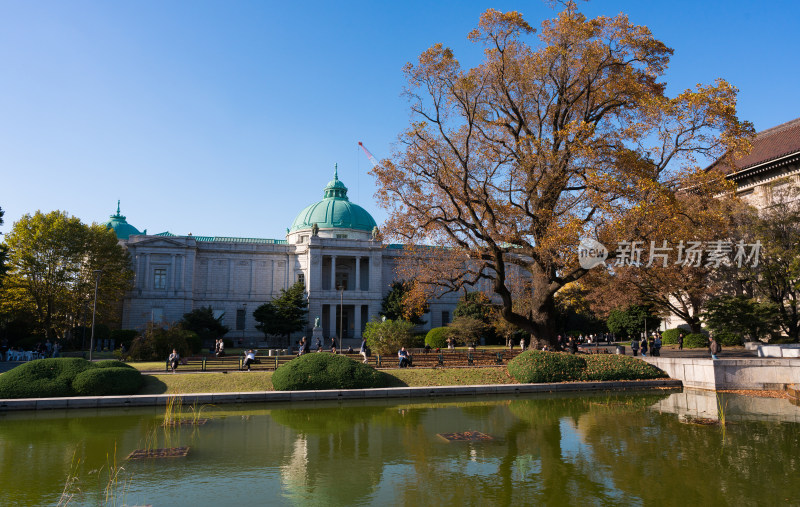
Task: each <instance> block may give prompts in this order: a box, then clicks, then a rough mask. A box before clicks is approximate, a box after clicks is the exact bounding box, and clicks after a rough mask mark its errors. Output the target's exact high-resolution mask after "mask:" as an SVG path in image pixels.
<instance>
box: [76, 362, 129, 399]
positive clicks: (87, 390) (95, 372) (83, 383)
mask: <svg viewBox="0 0 800 507" xmlns="http://www.w3.org/2000/svg"><path fill="white" fill-rule="evenodd" d="M143 381H144V379H143V378H142V374H141V373H139V371H138V370H136V369H135V368H131V367H128V368H108V367H106V368H90V369H88V370H84V371H82V372H80V373H79V374H78V376H77V377H75V380H73V381H72V388H73V389H75V392H76V393H77V394H78V396H113V395H120V394H134V393H135V392H136V391H138V390H139V388H140V387H142V382H143Z"/></svg>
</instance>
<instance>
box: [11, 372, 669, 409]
mask: <svg viewBox="0 0 800 507" xmlns="http://www.w3.org/2000/svg"><path fill="white" fill-rule="evenodd" d="M680 387H683V383H682V382H681V381H680V380H674V379H657V380H634V381H604V382H563V383H557V384H491V385H472V386H426V387H387V388H377V389H331V390H322V391H255V392H238V393H188V394H135V395H128V396H79V397H67V398H20V399H3V400H0V413H2V412H10V411H18V410H52V409H62V410H63V409H70V408H119V407H148V406H165V405H166V404H167V401H168V400H169V399H170V398H180V399H181V401H182V403H183V404H192V403H214V404H222V403H264V402H266V403H270V402H287V401H301V402H302V401H322V400H363V399H387V398H393V399H405V398H423V397H439V396H475V395H486V394H497V395H518V394H527V393H553V392H579V391H604V390H625V389H650V388H680Z"/></svg>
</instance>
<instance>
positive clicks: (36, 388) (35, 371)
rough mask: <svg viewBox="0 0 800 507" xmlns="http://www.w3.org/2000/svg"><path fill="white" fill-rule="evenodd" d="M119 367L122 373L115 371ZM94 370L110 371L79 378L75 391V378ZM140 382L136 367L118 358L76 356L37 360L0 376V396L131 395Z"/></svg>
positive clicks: (118, 369) (140, 378) (140, 375)
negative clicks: (96, 358) (79, 387)
mask: <svg viewBox="0 0 800 507" xmlns="http://www.w3.org/2000/svg"><path fill="white" fill-rule="evenodd" d="M120 370H124V371H125V372H126V373H118V372H119V371H120ZM95 371H112V373H98V374H94V373H93V374H90V375H89V376H88V377H89V378H87V379H85V380H82V381H81V383H80V385H81V390H80V391H79V390H78V389H77V387H76V381H77V379H78V378H79V377H80V378H83V377H84V376H85V375H84V374H86V373H88V372H95ZM134 377H136V378H137V379H138V380H136V381H135V384H136V387H135V388H132V387H131V386H132V385H133V384H134V380H133V378H134ZM97 379H101V380H102V381H100V380H97ZM141 382H142V374H141V373H140V372H139V371H138V370H137V369H135V368H133V367H132V366H130V365H127V364H124V363H120V362H119V361H114V360H108V361H98V362H97V363H91V362H89V361H87V360H85V359H81V358H79V357H59V358H50V359H37V360H35V361H29V362H27V363H25V364H22V365H19V366H17V367H16V368H14V369H12V370H10V371H8V372H7V373H4V374H3V375H0V398H57V397H64V396H78V395H80V396H103V395H105V394H133V393H135V392H136V391H137V390H138V389H139V387H140V386H141Z"/></svg>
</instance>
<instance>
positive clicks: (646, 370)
mask: <svg viewBox="0 0 800 507" xmlns="http://www.w3.org/2000/svg"><path fill="white" fill-rule="evenodd" d="M585 359H586V370H584V374H583V378H582V379H581V380H644V379H654V378H666V377H668V375H667V374H666V373H664V372H663V371H661V370H660V369H658V368H656V367H655V366H653V365H652V364H650V363H648V362H646V361H642V360H641V359H639V358H636V357H633V356H622V355H616V354H588V355H586V356H585Z"/></svg>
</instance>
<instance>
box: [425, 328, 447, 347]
mask: <svg viewBox="0 0 800 507" xmlns="http://www.w3.org/2000/svg"><path fill="white" fill-rule="evenodd" d="M449 332H450V330H449V329H447V328H446V327H435V328H433V329H431V330H430V331H428V334H426V335H425V345H430V346H431V348H434V349H443V348H445V347H447V334H448V333H449Z"/></svg>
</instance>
